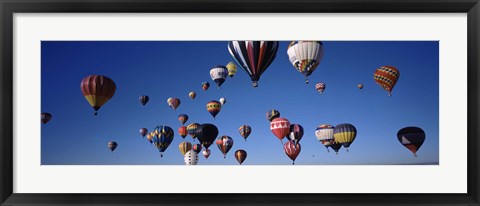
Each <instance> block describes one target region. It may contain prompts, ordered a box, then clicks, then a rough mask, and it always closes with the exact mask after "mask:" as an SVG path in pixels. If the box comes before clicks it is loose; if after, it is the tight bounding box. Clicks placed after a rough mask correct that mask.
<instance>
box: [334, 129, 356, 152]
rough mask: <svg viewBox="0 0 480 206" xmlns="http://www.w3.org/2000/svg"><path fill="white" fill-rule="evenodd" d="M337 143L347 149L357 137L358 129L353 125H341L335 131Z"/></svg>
mask: <svg viewBox="0 0 480 206" xmlns="http://www.w3.org/2000/svg"><path fill="white" fill-rule="evenodd" d="M333 136H334V137H335V142H336V143H340V144H342V145H343V147H345V149H347V152H348V147H350V144H352V142H353V141H354V140H355V137H356V136H357V129H356V128H355V127H354V126H353V125H351V124H339V125H337V126H335V128H334V129H333Z"/></svg>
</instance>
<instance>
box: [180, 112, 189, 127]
mask: <svg viewBox="0 0 480 206" xmlns="http://www.w3.org/2000/svg"><path fill="white" fill-rule="evenodd" d="M178 121H179V122H180V123H182V125H183V124H185V122H187V121H188V115H186V114H180V115H178Z"/></svg>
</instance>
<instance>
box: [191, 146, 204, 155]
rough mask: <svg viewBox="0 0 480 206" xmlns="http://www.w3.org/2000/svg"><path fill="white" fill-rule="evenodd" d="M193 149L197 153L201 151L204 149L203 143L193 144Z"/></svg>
mask: <svg viewBox="0 0 480 206" xmlns="http://www.w3.org/2000/svg"><path fill="white" fill-rule="evenodd" d="M192 150H193V151H195V152H196V153H200V151H202V145H201V144H194V145H193V146H192Z"/></svg>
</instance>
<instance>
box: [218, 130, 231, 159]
mask: <svg viewBox="0 0 480 206" xmlns="http://www.w3.org/2000/svg"><path fill="white" fill-rule="evenodd" d="M215 143H216V144H217V147H218V149H219V150H220V151H221V152H222V153H223V158H225V157H226V156H227V153H228V151H230V149H232V146H233V139H232V138H231V137H229V136H226V135H224V136H221V137H219V138H218V139H217V141H216V142H215Z"/></svg>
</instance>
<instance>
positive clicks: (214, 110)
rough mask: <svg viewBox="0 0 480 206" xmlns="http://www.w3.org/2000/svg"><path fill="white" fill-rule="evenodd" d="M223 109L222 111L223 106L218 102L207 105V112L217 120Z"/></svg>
mask: <svg viewBox="0 0 480 206" xmlns="http://www.w3.org/2000/svg"><path fill="white" fill-rule="evenodd" d="M221 109H222V104H221V103H220V102H218V101H216V100H212V101H209V102H208V103H207V111H208V112H210V114H211V115H212V117H213V119H215V117H216V116H217V114H218V113H219V112H220V110H221Z"/></svg>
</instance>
